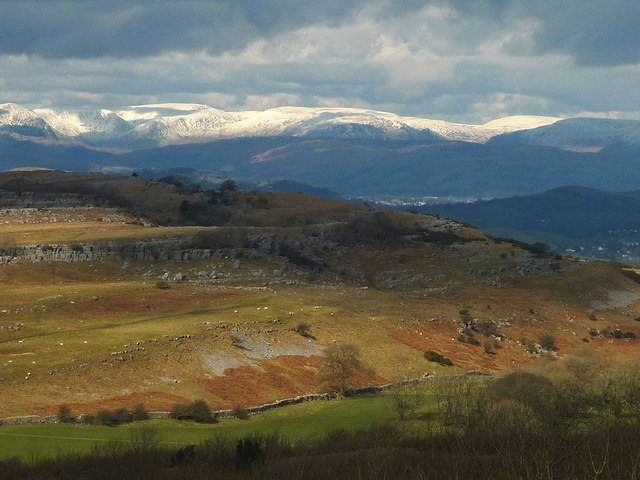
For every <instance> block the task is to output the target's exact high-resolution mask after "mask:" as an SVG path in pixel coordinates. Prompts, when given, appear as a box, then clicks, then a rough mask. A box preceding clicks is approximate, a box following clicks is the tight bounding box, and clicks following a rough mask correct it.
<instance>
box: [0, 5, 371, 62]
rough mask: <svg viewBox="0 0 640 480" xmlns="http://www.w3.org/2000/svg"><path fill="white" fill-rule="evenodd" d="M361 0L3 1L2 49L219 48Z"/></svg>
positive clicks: (342, 10)
mask: <svg viewBox="0 0 640 480" xmlns="http://www.w3.org/2000/svg"><path fill="white" fill-rule="evenodd" d="M361 3H362V2H361V1H353V2H342V1H339V0H326V1H323V2H295V1H292V0H270V1H269V2H262V1H258V0H237V1H224V0H215V1H202V0H201V1H180V2H176V1H133V2H131V1H123V0H107V1H99V2H86V1H81V0H76V1H59V0H52V1H44V0H41V1H38V0H30V1H15V0H9V1H2V2H0V18H3V26H2V29H0V54H14V55H17V54H29V55H40V56H43V57H50V58H71V57H73V58H91V57H104V56H114V57H136V56H145V55H152V54H157V53H161V52H165V51H177V50H187V51H189V50H207V51H209V52H212V53H219V52H222V51H225V50H233V49H241V48H243V47H244V46H245V45H246V44H247V43H248V42H249V41H251V40H253V39H255V38H258V37H261V36H269V35H272V34H274V33H276V32H280V31H282V30H287V29H291V28H298V27H300V26H304V25H308V24H311V23H316V22H318V23H326V24H333V23H335V22H340V21H343V20H344V19H345V18H348V17H349V15H351V13H352V12H353V11H354V10H355V9H357V8H358V6H359V5H360V4H361Z"/></svg>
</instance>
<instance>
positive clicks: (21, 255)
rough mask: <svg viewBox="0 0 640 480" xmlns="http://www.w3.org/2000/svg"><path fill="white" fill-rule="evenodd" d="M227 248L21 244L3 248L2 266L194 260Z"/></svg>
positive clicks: (220, 253) (154, 243)
mask: <svg viewBox="0 0 640 480" xmlns="http://www.w3.org/2000/svg"><path fill="white" fill-rule="evenodd" d="M227 253H228V252H226V251H225V250H224V249H220V250H213V249H203V248H184V247H183V246H182V245H181V243H180V242H179V241H176V240H165V241H158V240H152V241H146V242H135V243H126V244H122V243H104V244H98V245H91V244H80V243H73V244H70V245H18V246H13V247H4V248H2V249H0V265H3V264H7V263H10V262H14V261H18V260H22V261H27V262H92V261H96V260H101V259H107V258H114V259H118V260H130V261H134V260H174V261H184V262H188V261H194V260H202V259H206V258H212V257H219V256H224V255H225V254H227Z"/></svg>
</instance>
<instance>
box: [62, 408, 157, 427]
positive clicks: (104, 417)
mask: <svg viewBox="0 0 640 480" xmlns="http://www.w3.org/2000/svg"><path fill="white" fill-rule="evenodd" d="M148 418H149V413H148V412H147V410H146V408H145V407H144V405H142V404H138V405H136V406H135V407H133V409H131V410H127V409H126V408H124V407H122V408H116V409H115V410H100V411H98V412H97V413H96V414H95V415H93V414H86V415H81V416H80V417H78V418H76V417H74V416H72V415H71V410H70V409H69V407H68V406H67V405H60V407H59V408H58V413H57V415H56V419H57V420H58V422H61V423H73V422H77V421H80V422H81V423H84V424H87V425H106V426H108V427H114V426H116V425H122V424H123V423H130V422H139V421H142V420H147V419H148Z"/></svg>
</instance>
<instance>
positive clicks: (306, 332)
mask: <svg viewBox="0 0 640 480" xmlns="http://www.w3.org/2000/svg"><path fill="white" fill-rule="evenodd" d="M295 331H296V332H298V333H299V334H300V335H302V336H303V337H310V336H311V325H309V324H308V323H305V322H302V323H299V324H298V325H297V326H296V328H295Z"/></svg>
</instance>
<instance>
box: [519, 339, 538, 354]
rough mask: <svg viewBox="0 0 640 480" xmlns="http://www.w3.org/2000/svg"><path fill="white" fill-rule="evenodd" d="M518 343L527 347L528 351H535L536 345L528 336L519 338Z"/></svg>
mask: <svg viewBox="0 0 640 480" xmlns="http://www.w3.org/2000/svg"><path fill="white" fill-rule="evenodd" d="M520 343H521V344H522V345H523V346H524V348H526V349H527V352H529V353H536V345H535V343H533V342H532V341H531V340H529V339H528V338H524V337H523V338H521V339H520Z"/></svg>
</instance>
